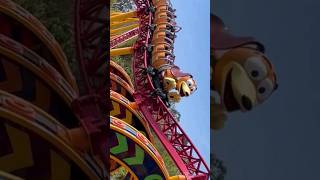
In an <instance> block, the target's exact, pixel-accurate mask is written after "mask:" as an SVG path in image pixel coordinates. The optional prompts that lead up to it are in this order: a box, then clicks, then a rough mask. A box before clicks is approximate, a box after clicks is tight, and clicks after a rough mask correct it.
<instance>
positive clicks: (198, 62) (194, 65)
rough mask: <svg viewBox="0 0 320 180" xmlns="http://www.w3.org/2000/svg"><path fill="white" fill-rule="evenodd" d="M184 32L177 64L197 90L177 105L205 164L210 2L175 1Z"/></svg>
mask: <svg viewBox="0 0 320 180" xmlns="http://www.w3.org/2000/svg"><path fill="white" fill-rule="evenodd" d="M172 4H173V7H174V8H175V9H177V11H176V15H177V19H176V21H177V23H178V25H179V26H180V27H182V30H181V31H180V32H178V33H177V36H178V37H177V39H176V42H175V55H176V61H175V64H176V65H178V66H179V67H180V68H181V69H182V71H184V72H188V73H191V74H192V75H193V76H194V79H195V80H196V81H197V85H198V90H197V91H196V92H195V93H194V94H192V95H191V96H189V97H187V98H183V99H182V100H181V102H180V103H178V104H177V109H178V111H179V112H180V113H181V121H180V123H181V124H180V125H181V126H182V128H183V129H184V131H185V132H186V133H187V135H188V136H189V138H190V139H191V141H192V142H193V144H194V145H195V146H196V147H197V149H198V150H199V152H200V154H201V156H202V157H203V158H204V159H205V160H206V163H207V164H208V166H210V165H209V164H210V163H209V162H210V161H209V160H210V19H209V18H210V1H209V0H193V1H182V0H172Z"/></svg>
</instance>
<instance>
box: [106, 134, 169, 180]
mask: <svg viewBox="0 0 320 180" xmlns="http://www.w3.org/2000/svg"><path fill="white" fill-rule="evenodd" d="M110 142H111V151H110V152H111V154H112V155H113V156H115V157H117V158H118V159H119V160H121V161H123V162H125V163H126V164H127V165H128V166H129V167H130V168H131V170H132V171H133V172H134V174H135V175H136V176H137V177H138V179H145V180H146V179H149V180H151V179H153V178H156V179H165V176H164V175H163V173H162V171H161V170H160V168H159V167H158V165H157V164H156V163H155V161H154V159H153V158H152V157H151V156H150V155H149V154H147V153H145V150H143V149H142V147H141V146H139V145H138V144H137V143H136V142H135V141H133V140H132V139H130V138H128V137H127V136H124V135H123V134H121V133H117V132H114V131H113V132H112V134H111V137H110ZM126 147H128V148H129V150H126V149H125V148H126ZM156 179H153V180H156Z"/></svg>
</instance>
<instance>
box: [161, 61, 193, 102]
mask: <svg viewBox="0 0 320 180" xmlns="http://www.w3.org/2000/svg"><path fill="white" fill-rule="evenodd" d="M164 77H170V78H172V79H174V80H175V89H176V90H177V91H178V92H179V94H180V96H181V97H184V96H190V95H191V94H192V93H194V92H195V91H196V90H197V84H196V81H195V80H194V79H193V77H192V75H191V74H189V73H184V72H182V71H181V70H180V68H179V67H177V66H173V67H171V68H170V69H167V70H166V71H165V72H164Z"/></svg>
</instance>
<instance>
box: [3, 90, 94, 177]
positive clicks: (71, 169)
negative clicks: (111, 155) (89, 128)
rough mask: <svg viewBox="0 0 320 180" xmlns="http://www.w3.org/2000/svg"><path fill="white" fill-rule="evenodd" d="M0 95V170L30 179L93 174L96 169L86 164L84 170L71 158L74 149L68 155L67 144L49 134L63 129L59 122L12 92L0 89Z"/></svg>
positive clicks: (54, 133) (54, 134)
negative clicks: (4, 92) (5, 92)
mask: <svg viewBox="0 0 320 180" xmlns="http://www.w3.org/2000/svg"><path fill="white" fill-rule="evenodd" d="M0 99H1V102H0V103H1V106H0V137H1V138H0V144H1V148H0V169H1V170H3V171H5V172H9V173H11V174H13V175H15V176H18V177H24V178H25V179H34V180H40V179H52V180H69V179H83V178H85V179H89V176H88V174H86V173H85V172H88V173H89V174H91V175H90V176H91V177H93V176H95V175H93V174H94V173H95V171H96V170H94V169H91V167H89V166H87V167H86V170H85V171H84V169H83V167H81V168H80V166H79V164H78V163H76V162H75V161H74V158H75V156H74V155H75V152H73V154H74V155H73V157H72V158H71V156H70V151H68V150H67V149H70V147H67V145H66V144H61V143H58V141H57V140H55V139H54V138H53V137H55V136H56V134H58V132H59V131H61V130H63V129H65V128H64V127H62V125H59V124H57V123H55V122H54V121H52V120H49V119H47V117H46V116H44V114H43V113H42V112H39V111H38V110H36V109H34V108H33V107H32V105H30V104H28V103H26V102H25V101H21V100H19V99H18V98H16V97H14V96H13V95H6V94H3V92H1V95H0ZM12 112H15V113H12ZM17 114H19V117H18V116H17ZM21 117H23V118H21ZM31 127H32V128H31ZM40 132H42V133H40ZM43 132H46V133H43ZM49 139H50V141H49ZM67 152H68V153H67ZM17 162H19V163H17ZM39 169H41V171H39Z"/></svg>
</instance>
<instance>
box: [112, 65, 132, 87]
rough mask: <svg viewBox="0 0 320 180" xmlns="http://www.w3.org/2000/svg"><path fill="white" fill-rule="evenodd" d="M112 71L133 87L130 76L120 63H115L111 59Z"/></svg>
mask: <svg viewBox="0 0 320 180" xmlns="http://www.w3.org/2000/svg"><path fill="white" fill-rule="evenodd" d="M110 73H113V74H115V75H117V76H119V77H120V78H121V79H123V80H124V81H125V82H127V83H128V84H129V85H130V86H131V87H132V88H133V84H132V82H131V78H130V76H129V75H128V74H127V72H126V71H125V70H124V69H123V68H122V67H121V66H120V65H119V64H117V63H115V62H114V61H110Z"/></svg>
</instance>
